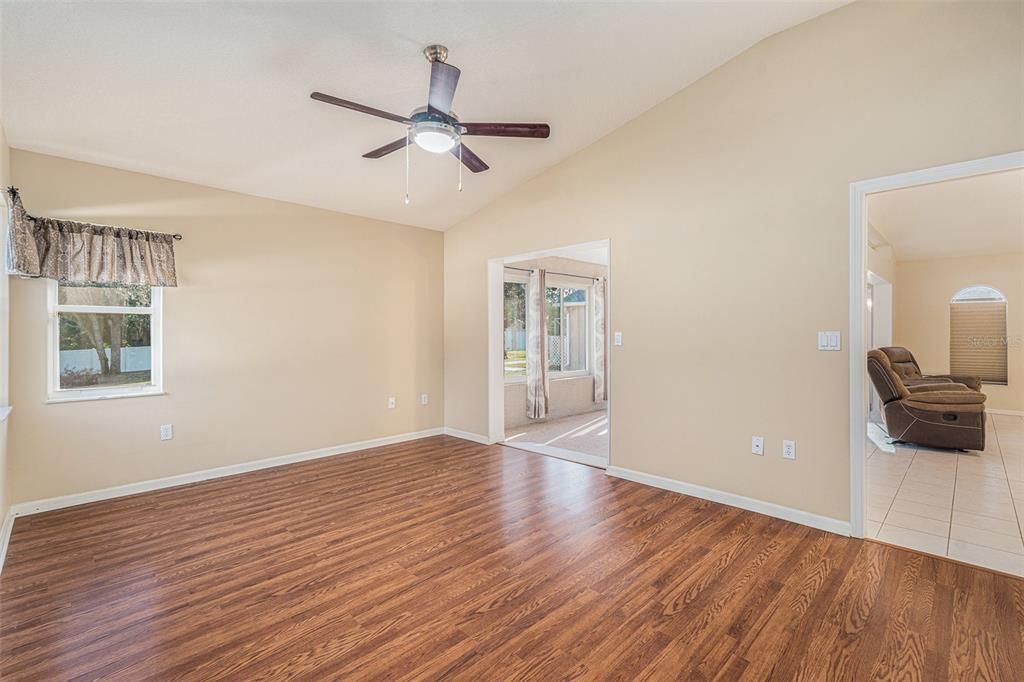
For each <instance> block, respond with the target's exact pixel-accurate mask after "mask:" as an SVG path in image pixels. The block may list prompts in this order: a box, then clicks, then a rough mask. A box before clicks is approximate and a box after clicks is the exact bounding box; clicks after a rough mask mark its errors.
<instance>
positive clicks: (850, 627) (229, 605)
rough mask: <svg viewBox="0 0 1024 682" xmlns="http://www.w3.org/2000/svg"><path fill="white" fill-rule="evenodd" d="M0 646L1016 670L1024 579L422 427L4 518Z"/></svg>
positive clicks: (507, 668)
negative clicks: (404, 436) (9, 520)
mask: <svg viewBox="0 0 1024 682" xmlns="http://www.w3.org/2000/svg"><path fill="white" fill-rule="evenodd" d="M0 657H2V662H0V677H2V679H3V680H22V679H30V680H65V679H77V678H82V679H95V678H110V679H124V680H141V679H149V678H154V679H177V678H181V679H193V680H210V679H235V680H253V679H281V678H284V677H286V676H287V677H291V676H294V677H300V678H304V679H318V680H323V679H346V680H360V679H366V680H371V679H372V680H387V679H399V678H402V679H405V678H408V679H438V678H448V679H465V680H501V679H513V678H514V679H541V680H549V679H563V678H580V679H650V680H662V679H673V678H679V677H683V678H690V679H721V680H748V679H749V680H760V679H778V680H795V679H806V680H869V679H878V680H882V679H908V680H911V679H920V680H942V679H972V680H973V679H987V680H1000V679H1002V680H1011V679H1021V678H1020V674H1021V670H1024V581H1022V580H1018V579H1014V578H1010V577H1006V576H1001V575H997V574H994V573H991V572H988V571H985V570H981V569H973V568H969V567H966V566H962V565H958V564H955V563H952V562H949V561H945V560H941V559H934V558H930V557H925V556H923V555H920V554H916V553H913V552H910V551H904V550H901V549H897V548H894V547H889V546H886V545H882V544H878V543H874V542H866V541H860V540H851V539H849V538H843V537H839V536H836V535H831V534H829V533H825V532H822V531H817V530H813V529H811V528H807V527H804V526H799V525H796V524H793V523H788V522H785V521H780V520H777V519H773V518H769V517H766V516H760V515H758V514H754V513H751V512H746V511H742V510H739V509H735V508H732V507H726V506H723V505H719V504H714V503H711V502H706V501H702V500H699V499H696V498H692V497H686V496H683V495H677V494H674V493H669V492H665V491H661V490H657V489H654V488H649V487H645V486H642V485H639V484H636V483H631V482H628V481H623V480H619V479H614V478H610V477H607V476H605V474H604V472H602V471H600V470H597V469H591V468H588V467H585V466H581V465H578V464H573V463H570V462H564V461H561V460H557V459H553V458H548V457H544V456H541V455H534V454H531V453H527V452H523V451H519V450H514V449H511V448H504V447H501V446H490V447H487V446H481V445H476V444H474V443H469V442H468V441H463V440H458V439H455V438H450V437H445V436H439V437H436V438H429V439H424V440H421V441H416V442H412V443H406V444H403V445H396V446H390V447H385V448H378V449H376V450H372V451H366V452H364V453H360V454H357V455H348V456H344V457H334V458H328V459H322V460H317V461H312V462H306V463H302V464H295V465H291V466H287V467H282V468H278V469H269V470H265V471H260V472H255V473H251V474H245V475H243V476H236V477H232V478H225V479H219V480H214V481H207V482H204V483H199V484H195V485H191V486H186V487H182V488H176V489H171V490H165V491H159V492H154V493H146V494H143V495H138V496H135V497H130V498H122V499H120V500H112V501H107V502H100V503H95V504H91V505H86V506H82V507H77V508H71V509H65V510H60V511H55V512H50V513H47V514H40V515H36V516H29V517H24V518H20V519H18V520H17V522H16V524H15V526H14V533H13V536H12V539H11V544H10V550H9V554H8V557H7V565H6V566H5V568H4V570H3V573H2V575H0ZM1014 671H1016V672H1014Z"/></svg>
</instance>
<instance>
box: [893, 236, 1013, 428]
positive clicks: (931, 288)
mask: <svg viewBox="0 0 1024 682" xmlns="http://www.w3.org/2000/svg"><path fill="white" fill-rule="evenodd" d="M896 277H897V281H898V282H899V283H898V284H897V285H896V286H895V287H893V298H894V301H895V317H894V330H893V342H894V343H895V344H896V345H899V346H906V347H907V348H909V349H911V351H913V353H914V357H916V358H917V361H918V363H919V364H920V365H921V369H922V370H924V371H925V372H928V373H932V374H944V373H946V372H949V300H950V299H951V298H952V297H953V295H954V294H956V292H958V291H960V290H961V289H963V288H964V287H968V286H972V285H987V286H990V287H994V288H996V289H998V290H999V291H1001V292H1002V293H1003V295H1005V296H1006V303H1007V327H1008V329H1007V331H1008V338H1009V340H1010V343H1009V346H1008V348H1007V361H1008V363H1009V365H1008V369H1009V385H1007V386H995V385H986V386H985V387H984V391H985V393H986V394H988V402H987V403H986V405H987V406H988V407H989V408H994V409H1001V410H1012V411H1016V412H1020V411H1024V315H1022V314H1021V306H1024V253H1004V254H996V255H990V256H965V257H962V258H938V259H933V260H920V261H900V262H897V264H896Z"/></svg>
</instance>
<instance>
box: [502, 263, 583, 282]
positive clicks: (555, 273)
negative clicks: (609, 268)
mask: <svg viewBox="0 0 1024 682" xmlns="http://www.w3.org/2000/svg"><path fill="white" fill-rule="evenodd" d="M502 267H504V268H505V269H506V270H518V271H519V272H533V270H530V269H529V268H514V267H512V266H511V265H504V266H502ZM544 272H546V273H548V274H549V275H559V276H561V277H576V278H578V279H589V280H591V281H593V282H596V281H597V280H599V279H601V278H600V277H589V276H587V275H574V274H572V273H571V272H555V271H554V270H545V271H544Z"/></svg>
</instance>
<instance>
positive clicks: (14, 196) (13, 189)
mask: <svg viewBox="0 0 1024 682" xmlns="http://www.w3.org/2000/svg"><path fill="white" fill-rule="evenodd" d="M7 193H8V194H9V195H11V199H17V198H18V197H19V196H21V192H19V191H18V188H17V187H15V186H14V185H11V186H10V187H8V188H7ZM25 217H26V218H33V216H32V214H31V213H29V212H28V211H25ZM33 219H34V218H33ZM72 222H77V221H72ZM87 224H89V225H95V224H96V223H87ZM97 227H113V228H115V229H118V230H133V231H135V232H152V230H138V229H135V228H134V227H117V226H116V225H97ZM155 234H166V233H161V232H157V233H155ZM171 238H172V239H174V241H176V242H180V241H181V239H182V237H181V235H180V234H178V233H177V232H175V233H174V234H172V235H171Z"/></svg>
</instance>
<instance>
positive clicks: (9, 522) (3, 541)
mask: <svg viewBox="0 0 1024 682" xmlns="http://www.w3.org/2000/svg"><path fill="white" fill-rule="evenodd" d="M12 530H14V514H12V513H11V512H7V515H6V516H5V517H4V525H3V526H0V571H3V570H4V560H5V559H7V545H8V544H9V543H10V541H11V531H12Z"/></svg>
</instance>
